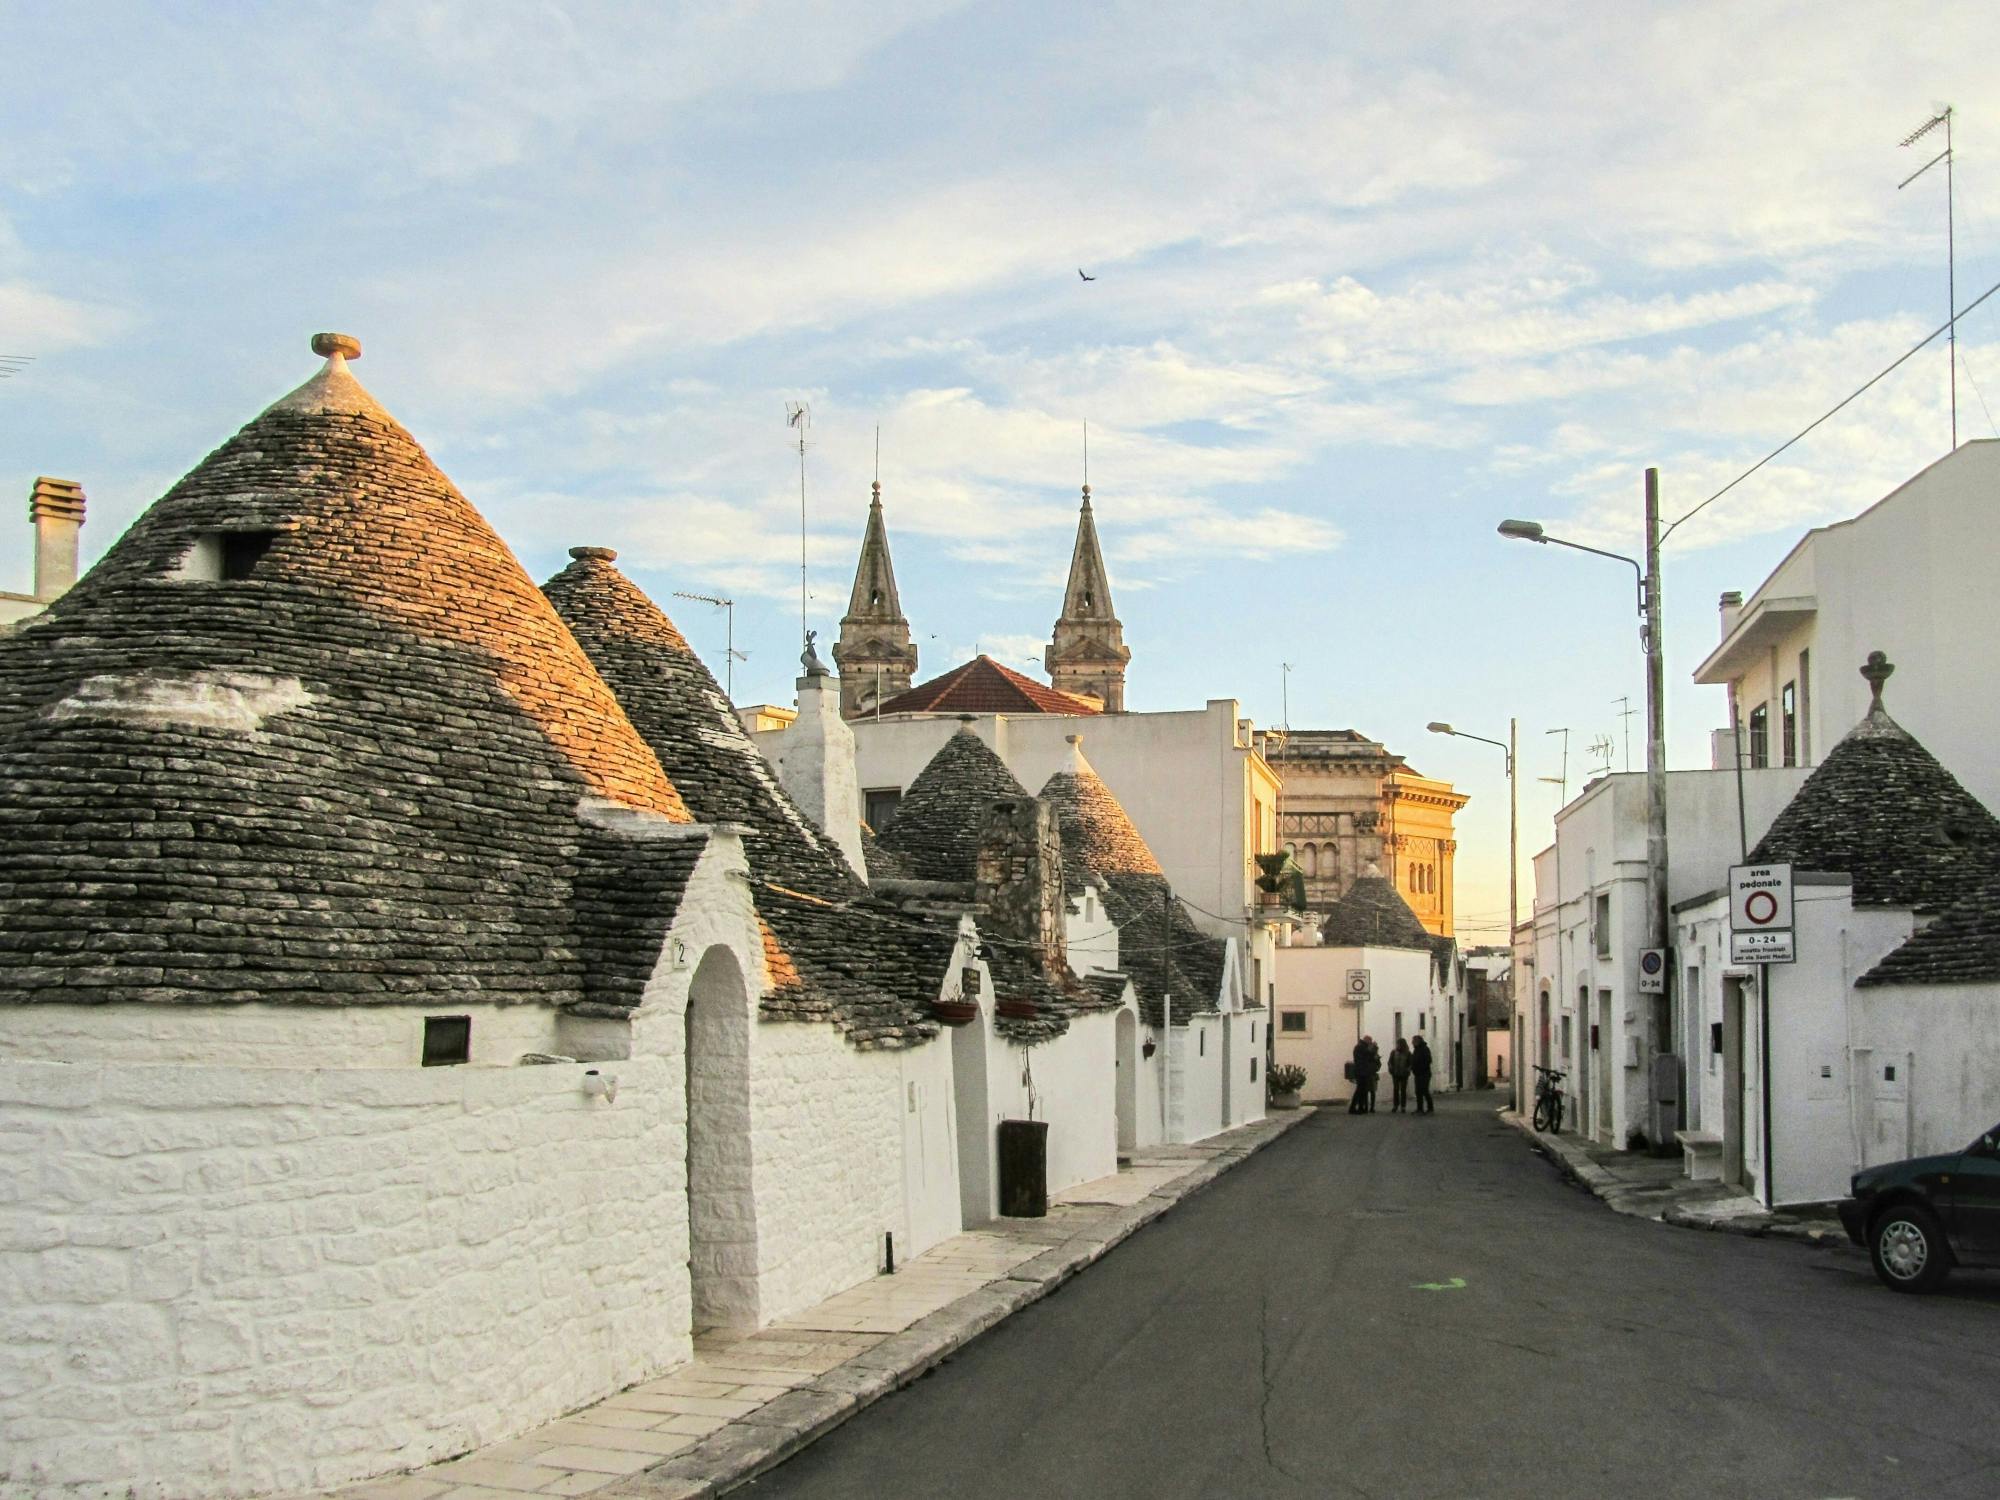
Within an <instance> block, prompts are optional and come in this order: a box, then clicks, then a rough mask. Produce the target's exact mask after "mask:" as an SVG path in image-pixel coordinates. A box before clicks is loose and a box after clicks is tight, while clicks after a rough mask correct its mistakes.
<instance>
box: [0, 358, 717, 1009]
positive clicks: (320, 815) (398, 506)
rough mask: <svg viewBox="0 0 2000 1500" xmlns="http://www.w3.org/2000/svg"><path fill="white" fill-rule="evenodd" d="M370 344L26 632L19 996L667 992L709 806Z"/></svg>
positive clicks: (11, 724)
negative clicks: (376, 369)
mask: <svg viewBox="0 0 2000 1500" xmlns="http://www.w3.org/2000/svg"><path fill="white" fill-rule="evenodd" d="M353 347H354V346H352V345H351V343H349V344H345V345H341V346H336V347H334V348H333V349H332V351H331V354H332V357H330V358H329V360H328V363H327V366H326V367H325V368H324V369H322V370H321V371H320V372H319V373H318V374H317V375H316V376H314V377H313V379H311V380H309V381H307V382H306V384H305V385H304V386H302V387H301V388H300V389H299V390H298V391H295V392H293V393H292V395H290V396H288V397H285V398H284V399H282V400H280V401H278V402H277V403H275V404H274V405H273V406H272V407H271V408H270V409H268V410H267V411H265V412H264V413H263V414H261V415H260V416H258V417H257V418H256V419H255V420H254V421H252V422H250V423H249V424H248V425H247V426H245V427H244V428H243V429H242V431H240V432H239V433H237V434H236V436H235V437H233V438H231V439H230V440H229V441H228V442H226V443H225V444H223V445H222V447H220V448H219V449H217V450H216V451H215V452H214V453H212V454H210V455H209V456H208V457H207V458H206V459H204V460H203V461H202V462H201V463H200V464H199V465H197V466H196V468H195V469H194V470H193V471H192V472H191V473H189V474H188V475H187V477H186V478H184V479H182V480H181V481H180V482H179V483H177V484H176V485H174V486H173V488H172V489H170V490H169V491H168V492H167V493H166V494H165V495H164V496H162V497H161V498H160V499H159V500H158V501H157V502H156V503H155V504H154V505H153V506H152V507H151V508H150V509H148V510H147V511H146V512H145V513H144V514H143V515H141V516H140V517H139V519H138V520H137V521H135V522H134V523H133V525H132V526H131V527H130V529H129V530H127V531H126V533H125V534H124V535H123V536H122V537H120V538H119V540H118V541H117V542H115V543H114V544H113V545H112V547H111V548H110V550H109V551H108V552H106V554H105V555H104V556H103V557H102V558H101V559H100V560H99V561H98V562H97V564H96V565H95V566H94V567H92V568H91V569H90V571H89V572H88V574H86V575H85V577H84V578H83V579H81V580H80V581H79V582H78V583H77V584H76V586H75V587H74V588H73V589H71V590H70V591H69V592H68V593H67V594H65V595H64V596H63V597H62V598H61V599H60V600H58V601H56V602H55V603H54V604H53V605H52V606H51V607H50V608H49V610H48V611H47V612H46V613H45V614H43V615H42V616H40V617H39V618H38V619H36V620H35V621H33V622H32V623H31V624H29V625H28V626H27V628H25V629H24V630H22V631H21V632H19V633H18V634H15V635H13V636H11V637H9V638H8V639H6V640H4V641H0V995H4V996H5V997H6V998H7V999H10V1000H16V1001H20V1000H28V1001H35V1000H60V1001H68V1002H78V1001H83V1002H90V1001H113V1000H146V1001H167V1002H174V1001H182V1002H210V1001H249V1000H255V1001H263V1002H272V1003H311V1004H357V1003H370V1002H391V1001H400V1002H409V1001H424V1002H429V1003H437V1002H439V1001H440V1000H462V999H465V998H473V997H476V998H478V999H480V1000H483V1001H489V1002H495V1003H503V1004H504V1003H508V1002H538V1003H549V1004H557V1005H562V1004H580V1003H584V1002H587V1001H592V1000H596V1001H600V1002H608V1003H614V1004H628V1003H630V1002H631V1001H632V1000H634V999H636V996H637V989H636V987H635V986H634V983H633V976H634V975H637V974H640V973H641V972H642V971H644V972H650V967H651V963H652V961H653V960H654V959H655V958H656V957H657V954H658V952H659V947H660V943H661V941H662V939H663V936H664V932H665V928H666V926H667V924H668V923H669V922H670V921H671V920H672V917H673V914H674V908H675V905H676V903H677V902H678V900H679V897H680V892H681V890H682V889H683V888H684V886H685V882H686V878H687V873H688V871H689V870H691V869H692V867H693V862H694V860H695V859H697V858H698V857H699V850H700V848H701V846H702V843H703V839H702V837H701V836H700V835H699V834H693V835H692V836H691V837H690V838H685V839H674V838H658V837H633V836H631V833H632V831H638V832H645V831H647V830H649V829H657V828H665V827H668V826H670V825H673V824H687V823H690V822H691V815H690V813H689V811H688V809H687V806H686V804H685V803H684V802H683V801H682V800H681V797H680V794H679V792H678V791H677V790H676V788H675V787H674V785H673V783H672V781H671V780H669V778H668V777H667V775H666V773H665V771H664V770H663V769H662V767H661V765H660V763H659V760H658V757H657V756H655V755H654V753H653V752H652V750H651V749H650V748H649V747H648V746H647V745H646V743H645V741H644V740H642V739H641V738H640V737H639V735H638V733H637V732H636V731H635V730H634V729H633V727H632V725H631V724H630V722H629V721H628V720H627V719H626V717H625V714H624V712H623V710H622V709H621V708H620V707H619V705H618V702H617V700H616V699H615V698H614V697H613V696H612V693H611V690H610V688H609V687H608V686H606V684H605V683H604V681H603V680H602V679H601V678H600V677H599V676H598V674H597V672H596V670H595V669H594V668H593V667H592V666H591V664H590V662H589V660H588V659H587V658H586V657H585V656H584V654H583V651H582V650H581V648H580V647H579V646H578V645H577V643H576V641H575V640H574V639H573V638H572V637H571V635H570V633H569V631H568V630H567V628H566V627H565V626H564V625H563V623H562V621H561V620H560V619H558V618H557V616H556V613H555V611H554V610H553V609H552V608H551V607H550V606H549V604H548V602H547V600H545V599H544V598H543V597H542V595H541V593H540V592H539V591H538V590H537V589H536V588H535V587H534V585H533V583H532V582H531V581H530V580H529V579H528V577H527V576H526V574H525V573H523V572H522V570H521V568H520V565H519V564H518V563H517V562H516V561H515V559H514V557H513V555H512V554H511V553H510V552H509V551H508V550H507V547H506V545H505V544H504V543H503V542H501V540H500V538H499V537H498V536H497V535H495V534H494V532H493V531H492V529H491V528H490V527H489V526H487V524H486V522H485V521H484V520H483V519H482V518H481V517H480V516H479V514H478V513H477V512H476V511H475V510H474V509H473V507H472V506H471V505H470V504H469V503H468V502H467V501H466V499H465V498H464V496H462V495H461V494H460V493H459V492H458V491H457V490H456V489H455V488H453V487H452V485H451V483H450V481H449V480H447V479H446V478H445V477H444V475H442V474H441V473H439V472H438V470H437V468H436V467H435V466H434V465H433V464H432V463H431V461H430V459H429V458H428V457H427V456H426V455H425V454H424V452H423V450H422V449H421V448H420V447H418V445H417V444H416V442H415V441H414V440H413V439H412V438H411V437H410V435H409V433H408V432H406V431H405V430H404V429H403V428H402V427H401V426H399V425H398V424H397V423H396V422H395V421H394V420H393V419H392V418H391V417H389V415H388V414H387V413H386V412H385V411H383V410H382V408H381V407H380V405H379V404H378V403H376V402H375V401H374V400H373V398H372V397H370V396H368V394H367V392H366V391H364V390H362V388H361V387H360V385H359V383H358V382H356V381H355V380H354V378H353V376H352V374H351V373H350V372H349V371H348V370H347V368H346V362H345V358H344V357H342V351H343V350H351V349H352V348H353ZM323 352H327V351H323ZM245 533H248V534H249V535H247V536H245V535H244V534H245ZM230 538H235V540H230ZM580 814H582V816H580ZM621 827H623V828H625V829H626V830H627V831H626V832H622V833H621V832H619V831H618V830H619V829H620V828H621ZM641 982H643V981H641Z"/></svg>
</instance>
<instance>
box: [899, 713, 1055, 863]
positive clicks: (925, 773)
mask: <svg viewBox="0 0 2000 1500" xmlns="http://www.w3.org/2000/svg"><path fill="white" fill-rule="evenodd" d="M1027 795H1028V790H1027V788H1026V787H1024V786H1022V785H1021V783H1020V782H1018V781H1016V780H1015V779H1014V773H1013V772H1012V771H1010V770H1008V769H1007V763H1006V762H1005V761H1003V760H1001V759H1000V757H999V756H997V755H995V754H994V753H993V751H992V750H990V749H989V748H987V745H986V742H985V741H984V740H982V739H980V738H979V736H978V735H976V734H974V733H973V732H972V726H971V725H969V724H963V725H960V726H959V729H958V731H957V732H956V733H955V734H953V735H952V736H951V738H950V739H948V740H946V741H945V742H944V746H943V748H942V749H940V750H939V751H938V753H937V754H936V755H934V756H932V757H931V760H930V764H929V765H927V766H925V767H924V768H923V770H922V771H920V772H918V773H917V779H916V780H915V781H912V782H911V783H910V785H909V787H908V788H907V789H906V790H905V791H904V792H903V797H902V800H901V801H900V802H898V803H897V804H896V816H895V818H894V820H893V821H891V822H890V824H889V826H888V827H887V828H885V829H884V830H882V832H881V833H880V834H878V835H877V842H878V843H880V844H881V845H882V847H883V848H885V849H887V850H888V851H889V852H890V853H891V854H892V855H894V856H896V857H897V858H898V859H900V860H901V861H902V863H903V864H904V865H905V866H907V867H908V868H909V870H910V872H911V873H912V874H913V875H914V876H915V877H916V878H917V879H918V880H938V881H953V882H958V883H965V882H969V881H970V880H972V878H973V875H974V869H975V866H976V865H977V863H978V859H979V835H980V823H981V820H982V819H983V818H984V816H985V813H986V809H987V807H988V806H990V805H991V804H992V803H994V802H997V801H1005V800H1007V799H1010V798H1013V799H1025V798H1026V797H1027Z"/></svg>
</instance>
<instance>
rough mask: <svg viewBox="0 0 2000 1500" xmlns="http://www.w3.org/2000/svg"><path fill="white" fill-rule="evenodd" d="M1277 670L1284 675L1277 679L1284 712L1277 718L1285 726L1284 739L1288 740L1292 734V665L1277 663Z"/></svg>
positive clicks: (1285, 662)
mask: <svg viewBox="0 0 2000 1500" xmlns="http://www.w3.org/2000/svg"><path fill="white" fill-rule="evenodd" d="M1278 670H1279V671H1280V672H1281V673H1283V674H1284V675H1283V676H1282V677H1280V678H1279V683H1280V687H1279V692H1280V694H1281V697H1280V702H1282V704H1283V705H1284V712H1283V713H1282V714H1281V715H1280V716H1279V717H1280V721H1281V722H1282V723H1283V724H1284V726H1285V738H1287V739H1290V738H1291V734H1292V664H1291V663H1290V662H1288V661H1281V662H1279V663H1278Z"/></svg>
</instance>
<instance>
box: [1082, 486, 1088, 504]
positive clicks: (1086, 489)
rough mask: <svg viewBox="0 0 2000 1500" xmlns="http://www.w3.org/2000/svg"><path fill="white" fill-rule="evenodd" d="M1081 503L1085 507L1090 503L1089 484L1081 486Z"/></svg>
mask: <svg viewBox="0 0 2000 1500" xmlns="http://www.w3.org/2000/svg"><path fill="white" fill-rule="evenodd" d="M1083 503H1084V505H1085V506H1086V507H1088V506H1089V504H1090V486H1089V485H1087V484H1086V485H1085V486H1084V487H1083Z"/></svg>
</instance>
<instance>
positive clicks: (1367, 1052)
mask: <svg viewBox="0 0 2000 1500" xmlns="http://www.w3.org/2000/svg"><path fill="white" fill-rule="evenodd" d="M1349 1066H1350V1067H1351V1068H1352V1070H1353V1074H1354V1097H1353V1098H1351V1099H1350V1100H1348V1103H1347V1112H1348V1113H1349V1114H1351V1115H1372V1114H1374V1113H1375V1087H1376V1084H1377V1083H1378V1082H1379V1081H1380V1080H1381V1077H1382V1049H1381V1048H1380V1047H1378V1046H1376V1045H1375V1038H1374V1037H1372V1036H1364V1037H1363V1038H1362V1039H1361V1040H1360V1041H1358V1042H1356V1043H1355V1044H1354V1061H1353V1062H1352V1063H1351V1064H1350V1065H1349ZM1412 1082H1414V1083H1415V1084H1416V1094H1417V1108H1416V1112H1417V1113H1418V1114H1420V1115H1434V1114H1436V1113H1437V1106H1436V1105H1435V1104H1433V1103H1432V1102H1431V1049H1430V1044H1429V1043H1428V1042H1426V1041H1425V1040H1424V1039H1423V1038H1422V1037H1421V1036H1420V1037H1418V1038H1417V1039H1416V1042H1415V1044H1414V1045H1412V1044H1411V1043H1410V1042H1409V1041H1407V1040H1406V1039H1405V1038H1403V1037H1397V1038H1396V1046H1395V1049H1394V1050H1393V1051H1391V1052H1390V1054H1389V1083H1390V1085H1391V1087H1392V1089H1393V1090H1394V1094H1395V1100H1394V1102H1393V1103H1392V1104H1391V1105H1390V1106H1389V1110H1390V1113H1392V1114H1401V1113H1402V1112H1403V1111H1404V1110H1406V1109H1408V1108H1409V1104H1410V1085H1411V1083H1412Z"/></svg>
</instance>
